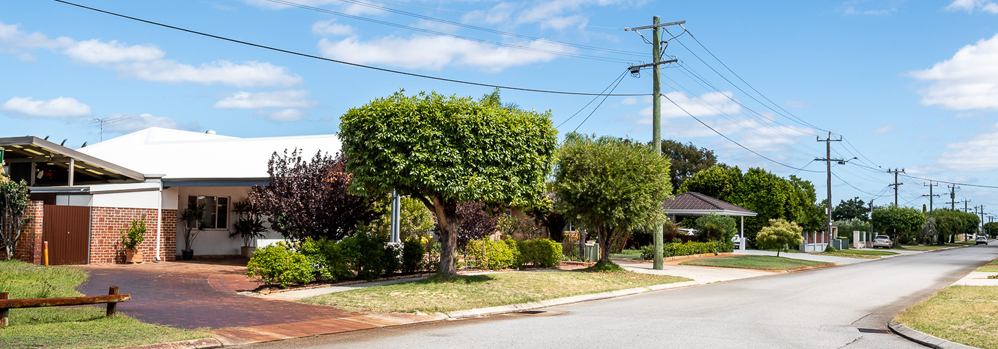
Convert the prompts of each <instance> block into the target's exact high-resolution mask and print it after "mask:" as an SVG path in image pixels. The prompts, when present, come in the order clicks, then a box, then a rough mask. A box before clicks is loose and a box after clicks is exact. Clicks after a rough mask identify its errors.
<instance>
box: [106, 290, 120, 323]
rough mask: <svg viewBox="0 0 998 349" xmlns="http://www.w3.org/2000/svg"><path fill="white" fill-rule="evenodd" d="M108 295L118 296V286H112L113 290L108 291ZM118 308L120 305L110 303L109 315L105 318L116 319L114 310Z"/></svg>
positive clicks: (108, 306) (108, 305)
mask: <svg viewBox="0 0 998 349" xmlns="http://www.w3.org/2000/svg"><path fill="white" fill-rule="evenodd" d="M107 294H108V295H116V294H118V286H111V289H110V290H108V291H107ZM117 307H118V303H108V304H107V314H106V315H105V316H106V317H108V318H114V310H115V308H117Z"/></svg>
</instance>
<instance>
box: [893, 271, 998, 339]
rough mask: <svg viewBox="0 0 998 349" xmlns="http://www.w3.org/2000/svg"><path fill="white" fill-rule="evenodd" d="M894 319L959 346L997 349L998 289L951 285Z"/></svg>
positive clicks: (993, 287)
mask: <svg viewBox="0 0 998 349" xmlns="http://www.w3.org/2000/svg"><path fill="white" fill-rule="evenodd" d="M895 320H897V321H898V322H900V323H902V324H905V325H907V326H908V327H911V328H914V329H916V330H919V331H922V332H925V333H928V334H931V335H933V336H936V337H939V338H944V339H947V340H950V341H954V342H957V343H963V344H966V345H970V346H975V347H979V348H998V336H995V334H996V333H998V287H995V286H950V287H948V288H946V289H944V290H942V291H940V292H939V293H938V294H936V295H935V296H934V297H932V298H929V299H928V300H926V301H925V302H922V303H919V304H916V305H915V306H912V307H911V308H908V309H905V311H903V312H901V314H898V316H897V318H895Z"/></svg>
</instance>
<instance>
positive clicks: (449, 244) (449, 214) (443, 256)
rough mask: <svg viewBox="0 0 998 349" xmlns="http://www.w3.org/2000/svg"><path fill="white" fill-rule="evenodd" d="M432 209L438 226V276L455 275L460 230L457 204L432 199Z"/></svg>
mask: <svg viewBox="0 0 998 349" xmlns="http://www.w3.org/2000/svg"><path fill="white" fill-rule="evenodd" d="M432 200H433V207H430V209H431V210H433V212H434V213H436V216H437V217H436V218H437V224H438V225H439V226H440V237H439V240H440V269H439V273H440V275H444V276H454V275H457V268H456V266H455V265H454V259H455V258H456V257H457V234H458V231H459V230H460V229H461V219H460V218H458V216H457V203H452V202H444V201H443V200H440V198H436V197H434V198H433V199H432Z"/></svg>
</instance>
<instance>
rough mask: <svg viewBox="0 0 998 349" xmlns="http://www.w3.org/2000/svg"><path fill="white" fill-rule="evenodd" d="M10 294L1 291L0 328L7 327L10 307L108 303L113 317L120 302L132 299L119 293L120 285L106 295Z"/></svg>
mask: <svg viewBox="0 0 998 349" xmlns="http://www.w3.org/2000/svg"><path fill="white" fill-rule="evenodd" d="M9 297H10V294H8V293H7V292H0V328H4V327H7V325H8V324H9V321H8V320H7V317H8V315H9V314H10V309H20V308H40V307H61V306H69V305H86V304H105V303H106V304H107V312H106V313H105V316H106V317H108V318H113V317H114V313H115V309H116V308H117V305H118V303H120V302H127V301H130V300H132V295H130V294H118V286H111V288H110V290H108V293H107V295H106V296H89V297H66V298H21V299H9Z"/></svg>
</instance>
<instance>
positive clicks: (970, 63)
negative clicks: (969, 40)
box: [911, 34, 998, 110]
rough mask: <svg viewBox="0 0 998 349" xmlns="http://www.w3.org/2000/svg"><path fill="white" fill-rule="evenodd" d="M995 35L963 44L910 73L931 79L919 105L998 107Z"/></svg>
mask: <svg viewBox="0 0 998 349" xmlns="http://www.w3.org/2000/svg"><path fill="white" fill-rule="evenodd" d="M995 62H998V34H996V35H995V36H993V37H991V38H990V39H981V40H979V41H977V43H976V44H974V45H967V46H964V47H963V48H961V49H960V50H959V51H957V52H956V54H955V55H953V58H951V59H949V60H946V61H943V62H939V63H936V64H935V65H933V66H932V68H930V69H926V70H920V71H915V72H912V73H911V76H912V77H914V78H916V79H919V80H923V81H929V82H931V85H930V86H929V87H928V88H927V89H925V90H924V91H921V92H922V101H921V102H922V104H923V105H938V106H941V107H944V108H947V109H955V110H969V109H998V64H995Z"/></svg>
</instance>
